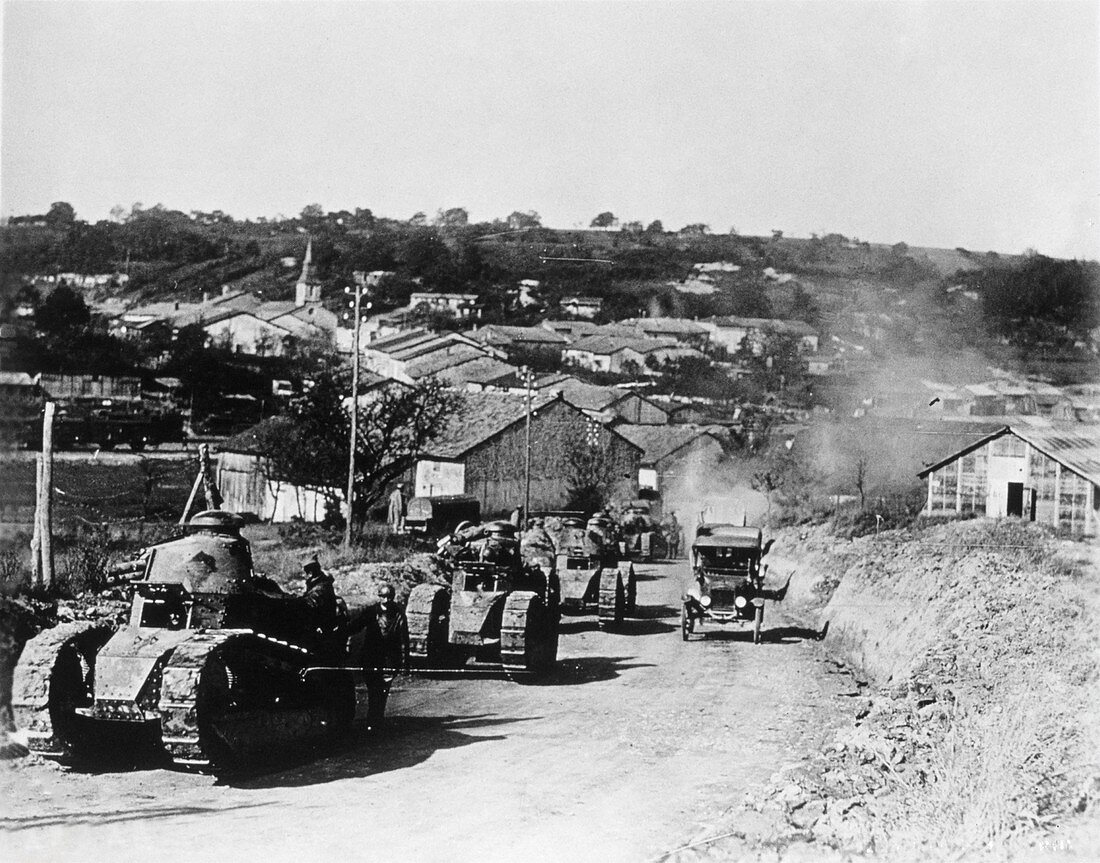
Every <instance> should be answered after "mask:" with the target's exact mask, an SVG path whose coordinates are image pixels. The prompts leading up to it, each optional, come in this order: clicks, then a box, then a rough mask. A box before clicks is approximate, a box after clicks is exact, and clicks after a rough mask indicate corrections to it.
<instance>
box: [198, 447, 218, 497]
mask: <svg viewBox="0 0 1100 863" xmlns="http://www.w3.org/2000/svg"><path fill="white" fill-rule="evenodd" d="M199 472H200V473H201V475H202V490H203V493H204V494H205V495H206V508H207V509H221V508H222V495H221V492H220V491H218V484H217V483H216V482H214V473H213V468H212V467H211V465H210V446H209V445H208V444H202V446H200V447H199Z"/></svg>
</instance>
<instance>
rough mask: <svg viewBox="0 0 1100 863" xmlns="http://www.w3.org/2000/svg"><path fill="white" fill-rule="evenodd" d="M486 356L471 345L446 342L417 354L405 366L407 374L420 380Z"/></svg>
mask: <svg viewBox="0 0 1100 863" xmlns="http://www.w3.org/2000/svg"><path fill="white" fill-rule="evenodd" d="M484 356H485V354H484V352H483V351H481V349H479V348H475V347H473V346H471V345H466V344H462V343H461V342H459V343H458V344H445V345H443V346H442V347H441V348H440V349H437V350H433V351H430V352H427V353H424V354H422V355H419V356H417V357H416V359H415V361H414V362H410V363H409V364H408V365H407V366H405V374H407V375H408V376H409V377H410V378H412V379H413V380H419V379H420V378H424V377H428V376H429V375H434V374H437V373H438V372H442V371H443V370H444V369H449V368H454V367H455V366H459V365H462V364H463V363H466V362H469V361H470V360H473V359H477V358H479V357H484Z"/></svg>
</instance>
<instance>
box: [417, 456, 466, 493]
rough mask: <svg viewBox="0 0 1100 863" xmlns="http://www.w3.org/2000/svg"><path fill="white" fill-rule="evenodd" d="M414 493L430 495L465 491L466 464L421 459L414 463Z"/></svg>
mask: <svg viewBox="0 0 1100 863" xmlns="http://www.w3.org/2000/svg"><path fill="white" fill-rule="evenodd" d="M414 485H415V490H414V492H413V493H414V494H415V495H416V497H431V496H433V495H439V494H465V493H466V465H465V464H464V463H463V462H454V461H432V460H431V459H421V460H420V461H418V462H417V463H416V479H415V483H414Z"/></svg>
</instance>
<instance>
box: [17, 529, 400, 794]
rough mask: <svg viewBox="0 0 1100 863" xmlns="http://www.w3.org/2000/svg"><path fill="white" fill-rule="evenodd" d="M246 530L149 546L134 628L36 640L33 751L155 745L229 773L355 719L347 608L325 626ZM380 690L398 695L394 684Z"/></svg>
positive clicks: (65, 628) (24, 695)
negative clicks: (255, 549) (257, 566)
mask: <svg viewBox="0 0 1100 863" xmlns="http://www.w3.org/2000/svg"><path fill="white" fill-rule="evenodd" d="M239 524H240V520H239V519H238V517H237V516H234V515H232V514H230V513H226V512H221V511H207V512H202V513H199V514H198V515H196V516H195V517H194V518H193V519H192V520H191V522H190V524H189V525H188V527H187V529H186V534H185V535H184V536H183V537H181V538H178V539H174V540H171V541H169V542H165V543H163V544H161V545H156V546H153V547H151V548H149V549H146V551H145V552H144V553H143V554H142V556H141V557H140V558H139V559H138V561H136V562H135V565H134V566H133V568H132V571H133V572H135V573H136V574H138V575H139V577H138V578H137V579H136V580H135V581H134V582H133V584H134V596H133V601H132V605H131V611H130V618H129V622H128V623H127V624H126V625H125V626H122V627H119V628H118V629H117V630H116V629H114V628H113V627H110V626H104V625H102V624H97V623H69V624H62V625H60V626H56V627H54V628H53V629H50V630H47V631H45V632H42V633H41V634H39V635H38V636H37V637H35V638H34V639H32V640H31V641H29V642H28V643H27V645H26V647H25V648H24V650H23V654H22V656H21V659H20V662H19V664H18V666H17V667H16V671H15V679H14V687H13V707H14V712H15V717H16V722H17V724H18V725H20V726H21V727H22V728H24V729H26V731H27V735H28V738H29V745H30V747H31V748H32V749H34V750H37V751H39V752H42V753H46V754H48V755H54V756H61V755H66V754H69V755H80V754H85V755H94V754H97V752H98V751H99V750H101V749H106V748H108V747H111V748H114V749H116V750H117V749H130V748H138V744H139V742H144V743H146V744H151V745H152V746H153V747H154V748H155V749H156V750H159V751H160V753H161V754H162V755H163V754H166V755H167V756H168V757H169V758H170V759H171V761H172V762H174V763H175V764H176V765H177V766H180V767H190V768H202V769H209V770H212V771H214V772H217V771H220V770H226V769H233V768H236V767H238V766H241V765H243V764H246V763H248V762H250V761H252V760H254V759H255V758H256V757H257V756H259V755H260V754H261V753H263V754H267V755H270V753H272V752H278V751H280V750H282V751H287V750H288V749H289V750H291V751H300V749H301V747H302V746H303V745H309V744H315V743H319V742H321V741H323V740H324V739H326V738H331V737H333V736H334V735H336V734H338V733H339V732H341V731H343V730H345V729H346V728H347V727H348V726H349V725H350V723H351V722H352V720H353V719H354V716H355V706H356V704H355V678H354V675H353V673H352V669H351V668H350V667H348V665H347V659H348V650H347V645H348V637H347V632H346V617H347V616H346V611H345V612H343V615H342V616H341V614H340V613H339V608H338V612H337V614H336V615H335V616H330V619H327V620H318V619H317V618H316V616H314V615H311V612H310V609H309V608H308V607H307V605H306V604H305V603H304V602H303V601H302V599H301V598H299V597H293V596H288V595H286V594H284V593H282V591H280V590H279V588H278V587H277V586H276V585H275V584H274V583H273V582H270V581H269V580H267V579H264V578H262V577H260V576H257V575H256V574H255V573H254V572H253V570H252V553H251V548H250V546H249V543H248V541H247V540H246V539H244V538H243V537H242V536H241V535H240V528H239ZM369 683H370V681H368V684H369ZM368 688H369V689H370V691H371V692H372V694H373V696H374V697H375V698H376V699H378V698H381V699H382V700H383V701H384V697H385V694H384V693H385V687H382V688H379V687H378V686H373V687H370V686H369V687H368ZM379 692H381V693H382V694H381V695H379ZM371 707H372V712H374V713H375V714H377V711H378V709H379V707H380V705H378V704H372V705H371ZM104 754H105V753H104Z"/></svg>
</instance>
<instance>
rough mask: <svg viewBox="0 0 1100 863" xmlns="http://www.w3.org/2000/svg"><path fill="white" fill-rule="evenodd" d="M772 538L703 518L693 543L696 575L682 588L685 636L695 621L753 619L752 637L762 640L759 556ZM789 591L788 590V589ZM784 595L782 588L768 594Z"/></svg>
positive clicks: (762, 572)
mask: <svg viewBox="0 0 1100 863" xmlns="http://www.w3.org/2000/svg"><path fill="white" fill-rule="evenodd" d="M770 547H771V541H769V542H768V544H767V545H763V544H762V536H761V532H760V529H759V528H756V527H741V526H738V525H732V524H702V525H699V528H698V529H697V531H696V534H695V542H694V543H692V546H691V565H692V575H693V581H692V583H691V585H690V586H689V587H688V589H687V591H686V592H685V593H684V600H683V602H684V604H683V608H682V610H681V613H680V630H681V635H682V636H683V639H684V641H687V640H688V638H689V637H690V636H691V634H692V633H693V632H694V631H695V628H696V626H697V625H699V624H701V623H703V622H704V621H706V622H710V623H720V624H730V623H749V622H751V623H752V640H753V643H754V644H759V643H760V630H761V626H762V625H763V622H764V600H765V597H766V591H765V590H764V575H765V573H766V571H767V566H766V565H765V566H764V567H761V565H760V559H761V558H762V557H763V556H764V555H765V554H767V552H768V549H769V548H770ZM784 592H785V591H784ZM767 596H768V597H770V598H778V599H782V593H776V594H775V595H773V594H770V593H769V594H767Z"/></svg>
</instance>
